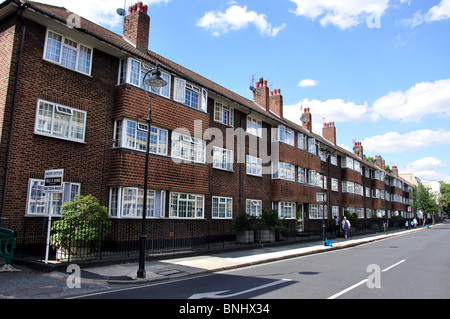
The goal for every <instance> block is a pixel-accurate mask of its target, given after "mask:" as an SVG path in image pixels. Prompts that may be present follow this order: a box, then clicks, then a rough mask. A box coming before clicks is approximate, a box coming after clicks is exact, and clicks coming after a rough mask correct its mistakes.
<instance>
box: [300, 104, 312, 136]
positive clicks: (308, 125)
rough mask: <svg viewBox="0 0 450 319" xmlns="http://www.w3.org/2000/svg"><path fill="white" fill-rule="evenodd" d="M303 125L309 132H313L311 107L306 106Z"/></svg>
mask: <svg viewBox="0 0 450 319" xmlns="http://www.w3.org/2000/svg"><path fill="white" fill-rule="evenodd" d="M302 119H303V120H302V126H303V128H305V129H306V130H308V131H309V132H312V116H311V113H310V112H309V107H307V108H305V110H304V111H303V114H302Z"/></svg>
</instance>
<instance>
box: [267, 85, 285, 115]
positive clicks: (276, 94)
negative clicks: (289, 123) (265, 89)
mask: <svg viewBox="0 0 450 319" xmlns="http://www.w3.org/2000/svg"><path fill="white" fill-rule="evenodd" d="M268 111H272V113H274V114H276V115H278V116H279V117H280V118H283V96H282V95H281V90H280V89H278V90H273V92H270V98H269V110H268Z"/></svg>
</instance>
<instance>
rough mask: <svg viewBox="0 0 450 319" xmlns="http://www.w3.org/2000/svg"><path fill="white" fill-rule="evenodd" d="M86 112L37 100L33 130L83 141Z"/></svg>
mask: <svg viewBox="0 0 450 319" xmlns="http://www.w3.org/2000/svg"><path fill="white" fill-rule="evenodd" d="M85 131H86V112H85V111H81V110H77V109H74V108H71V107H68V106H63V105H59V104H55V103H52V102H48V101H44V100H38V105H37V109H36V122H35V127H34V132H35V133H36V134H39V135H46V136H51V137H55V138H60V139H65V140H70V141H75V142H84V137H85Z"/></svg>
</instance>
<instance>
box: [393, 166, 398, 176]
mask: <svg viewBox="0 0 450 319" xmlns="http://www.w3.org/2000/svg"><path fill="white" fill-rule="evenodd" d="M392 174H394V175H395V176H397V177H398V168H397V166H392Z"/></svg>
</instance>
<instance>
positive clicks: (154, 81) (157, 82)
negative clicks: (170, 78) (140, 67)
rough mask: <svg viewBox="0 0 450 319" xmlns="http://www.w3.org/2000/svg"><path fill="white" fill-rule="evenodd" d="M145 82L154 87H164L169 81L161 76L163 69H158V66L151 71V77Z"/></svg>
mask: <svg viewBox="0 0 450 319" xmlns="http://www.w3.org/2000/svg"><path fill="white" fill-rule="evenodd" d="M144 83H145V84H147V85H148V86H150V87H152V88H154V87H156V88H162V87H163V86H166V85H167V82H166V81H165V80H163V79H162V78H161V71H159V70H158V67H157V68H156V69H153V70H152V71H151V73H150V78H148V79H146V80H145V81H144Z"/></svg>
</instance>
